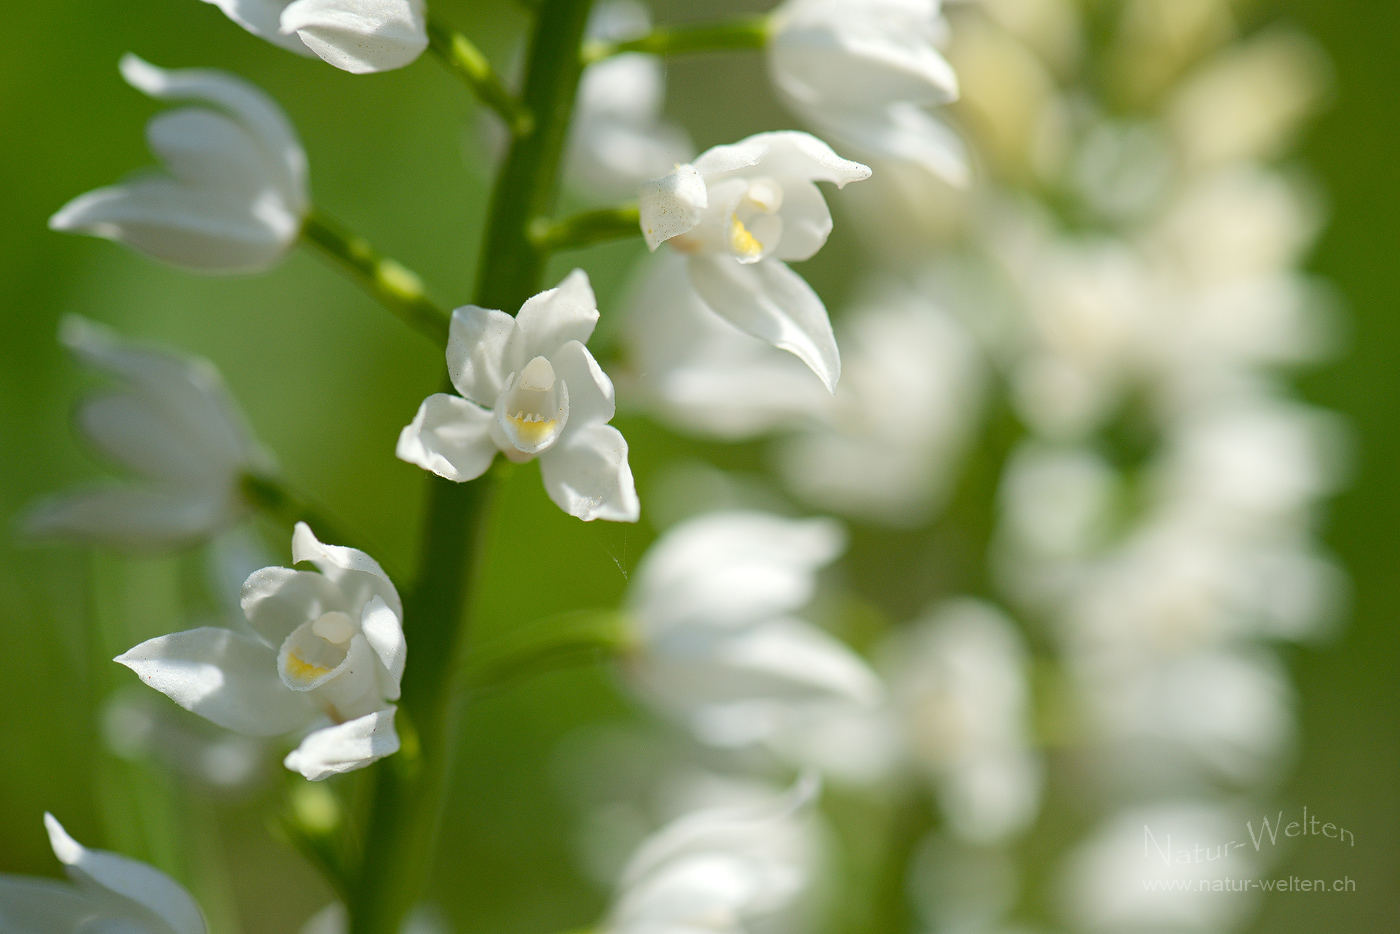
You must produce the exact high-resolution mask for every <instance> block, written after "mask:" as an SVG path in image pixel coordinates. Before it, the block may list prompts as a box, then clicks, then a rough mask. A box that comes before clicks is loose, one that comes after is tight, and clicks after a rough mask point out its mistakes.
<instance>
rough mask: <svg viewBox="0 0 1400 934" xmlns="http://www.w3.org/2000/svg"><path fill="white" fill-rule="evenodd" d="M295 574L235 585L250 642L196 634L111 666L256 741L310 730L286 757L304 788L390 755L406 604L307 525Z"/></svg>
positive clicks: (296, 548) (269, 572)
mask: <svg viewBox="0 0 1400 934" xmlns="http://www.w3.org/2000/svg"><path fill="white" fill-rule="evenodd" d="M292 560H293V563H299V562H301V561H310V562H312V563H313V564H315V565H316V567H317V568H318V570H319V572H320V573H317V572H314V571H297V570H293V569H291V568H275V567H274V568H263V569H262V570H260V571H257V572H255V573H254V574H253V575H252V576H251V577H249V578H248V580H247V582H246V583H245V584H244V585H243V612H244V613H245V614H246V616H247V619H248V623H249V624H250V625H251V626H252V628H253V630H254V631H255V632H256V634H257V638H254V637H253V636H248V635H244V634H242V633H240V632H234V631H233V630H230V629H221V628H216V627H204V628H200V629H191V630H189V631H187V632H177V633H174V634H172V635H168V636H158V637H157V638H155V639H150V640H148V641H146V642H143V643H141V644H140V645H138V646H136V647H135V648H133V649H131V650H130V651H128V652H127V653H126V654H124V655H122V656H120V657H118V658H117V659H116V660H117V661H118V662H120V663H121V664H123V665H125V666H127V667H128V668H130V669H131V670H132V671H134V672H136V674H137V675H139V676H140V678H141V680H142V681H144V682H145V683H146V684H148V685H150V686H151V687H153V688H155V689H156V690H157V691H160V692H161V693H162V694H165V695H167V696H169V697H170V698H171V699H172V700H174V701H175V702H176V703H178V704H179V705H180V706H181V707H184V708H185V709H186V710H191V711H193V712H194V713H197V714H199V715H200V716H202V717H205V718H207V719H209V720H212V721H213V722H215V723H217V724H218V725H220V726H222V727H227V728H228V729H231V730H235V731H237V732H240V733H247V734H249V735H252V736H277V735H279V734H283V733H291V732H293V731H302V730H310V732H309V733H308V734H307V735H306V736H305V738H304V739H303V740H302V741H301V745H300V746H299V747H298V748H297V749H295V750H293V751H292V752H291V753H290V754H289V755H288V756H287V758H286V760H285V765H286V766H287V768H289V769H291V770H293V771H296V772H300V773H301V774H302V775H304V776H305V777H307V778H309V779H311V780H312V781H318V780H320V779H323V778H327V777H329V776H331V775H337V774H340V773H342V772H349V771H352V770H354V769H358V768H363V767H364V766H366V765H369V764H370V763H371V762H374V761H376V760H378V759H381V758H383V757H384V756H387V755H390V754H392V753H394V752H397V751H398V748H399V738H398V735H397V733H395V732H394V711H395V707H394V706H393V705H392V704H390V703H389V701H393V700H397V699H398V696H399V683H400V681H401V680H402V678H403V670H404V662H405V660H406V659H407V653H408V648H407V644H406V643H405V641H404V635H403V603H402V601H401V600H400V599H399V594H398V591H397V590H396V589H395V587H394V584H393V582H392V581H390V580H389V578H388V576H387V575H385V573H384V570H383V569H382V568H381V567H380V566H379V564H378V562H376V561H375V560H374V559H373V558H371V557H370V556H369V555H367V554H365V553H364V552H362V551H359V550H357V549H354V548H345V547H341V546H337V545H324V544H322V543H321V542H320V541H318V540H317V539H316V536H315V535H314V534H313V533H312V531H311V529H310V528H308V527H307V525H306V524H305V523H303V522H299V523H297V527H296V531H295V533H294V534H293V536H292Z"/></svg>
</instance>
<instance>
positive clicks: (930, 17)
mask: <svg viewBox="0 0 1400 934" xmlns="http://www.w3.org/2000/svg"><path fill="white" fill-rule="evenodd" d="M821 7H822V5H815V4H809V5H808V9H807V10H801V9H799V10H798V11H796V12H797V15H795V16H789V17H786V18H785V19H784V20H780V25H779V27H778V30H777V32H776V34H775V35H774V37H773V41H772V42H771V43H770V45H769V48H768V64H769V69H770V71H771V72H772V75H773V80H774V83H775V84H776V85H777V86H778V88H779V90H780V91H782V92H784V93H785V94H786V95H788V96H790V97H793V98H796V99H798V100H800V101H802V102H804V103H810V104H826V105H846V106H856V107H859V106H870V107H878V106H880V105H882V104H884V103H887V102H889V101H916V102H919V103H924V104H946V103H949V102H951V101H954V100H957V97H958V78H957V75H956V74H955V73H954V72H953V69H952V66H950V65H949V64H948V62H947V60H946V59H944V58H943V56H942V55H940V54H939V52H938V50H937V49H936V48H935V47H934V45H933V43H932V41H930V40H931V38H932V36H933V34H934V33H933V30H934V29H935V28H936V27H935V23H936V17H937V14H938V5H937V4H936V3H935V4H930V3H921V4H908V3H904V4H898V5H891V4H879V3H876V2H873V0H865V2H864V3H858V4H850V5H847V6H845V7H844V8H843V7H842V6H840V5H825V9H822V8H821ZM882 7H883V8H882ZM804 14H806V15H804Z"/></svg>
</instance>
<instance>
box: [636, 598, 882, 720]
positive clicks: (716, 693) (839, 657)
mask: <svg viewBox="0 0 1400 934" xmlns="http://www.w3.org/2000/svg"><path fill="white" fill-rule="evenodd" d="M712 631H713V630H712ZM675 635H676V636H681V635H683V634H682V633H679V632H678V633H676V634H675ZM667 641H671V640H667ZM674 642H675V643H676V644H683V643H684V644H689V640H683V639H680V638H676V639H674ZM657 648H658V649H661V650H663V651H664V650H665V648H666V643H665V642H661V643H658V644H657ZM665 661H666V662H669V664H666V665H664V667H663V668H662V671H663V672H665V674H663V675H662V680H663V683H662V684H660V685H658V687H659V688H660V689H662V690H665V691H667V692H668V693H669V692H671V691H674V690H677V689H678V688H679V687H680V686H681V685H682V684H684V683H689V685H690V692H689V693H690V695H691V697H692V699H693V701H694V702H705V701H719V702H723V701H728V700H745V699H750V698H779V699H789V700H803V699H807V700H817V699H831V700H843V701H849V702H851V703H853V704H856V705H859V706H861V707H866V708H873V707H875V706H876V705H877V704H879V703H880V701H881V700H882V699H883V697H884V688H883V686H882V685H881V684H880V680H879V678H877V677H876V675H875V673H874V672H873V671H871V670H870V667H869V666H868V665H867V664H866V663H865V662H864V661H863V660H862V659H861V658H860V656H858V655H856V654H855V652H853V651H852V650H851V649H850V648H849V647H847V646H846V644H845V643H843V642H842V641H840V640H839V639H837V638H835V637H834V636H831V635H829V634H828V633H826V632H823V631H822V630H820V629H817V628H816V627H815V626H813V625H811V624H810V623H807V622H805V621H803V620H800V619H792V618H786V619H774V620H768V621H765V622H762V623H759V624H758V625H756V626H752V627H749V628H746V629H743V630H740V631H738V632H734V633H729V634H725V637H724V638H722V639H720V640H718V641H717V642H716V643H715V644H714V645H713V646H712V647H711V649H710V651H708V652H706V653H704V654H703V655H693V654H691V653H689V652H686V651H684V645H683V650H682V651H681V652H680V653H679V654H676V655H673V656H671V657H669V658H667V659H665ZM687 666H693V668H694V670H693V671H691V672H687V671H686V670H685V669H686V668H687Z"/></svg>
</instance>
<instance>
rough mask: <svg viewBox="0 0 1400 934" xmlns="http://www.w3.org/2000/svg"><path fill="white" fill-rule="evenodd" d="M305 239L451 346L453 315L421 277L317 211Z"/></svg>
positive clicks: (412, 324) (303, 232) (306, 224)
mask: <svg viewBox="0 0 1400 934" xmlns="http://www.w3.org/2000/svg"><path fill="white" fill-rule="evenodd" d="M301 238H302V240H304V241H305V242H307V243H309V244H311V245H313V246H315V247H317V248H318V249H320V250H321V252H322V253H324V254H325V255H326V256H328V257H330V259H331V260H333V261H334V262H335V263H336V265H338V266H340V267H341V268H342V269H343V270H345V271H346V272H348V273H349V274H350V277H351V278H352V279H354V280H355V281H356V282H358V283H359V284H360V287H361V288H363V289H364V290H365V291H366V292H368V293H369V294H371V295H373V296H374V297H375V298H377V299H379V301H380V302H382V303H383V304H384V306H385V307H386V308H388V309H389V310H390V311H392V312H393V313H394V314H396V315H398V316H399V317H400V318H402V319H403V320H404V321H405V322H406V323H407V324H408V325H409V326H410V327H413V328H417V329H418V330H419V331H422V332H423V333H424V334H426V335H428V336H429V337H431V338H432V339H433V340H434V341H436V342H437V343H439V344H441V345H442V346H444V347H446V346H447V326H448V322H449V321H451V319H452V315H451V313H450V312H448V311H446V310H444V309H443V308H440V307H439V306H438V305H437V304H436V303H434V302H433V300H432V299H430V298H429V297H428V295H427V293H426V292H425V291H424V289H423V280H422V279H420V278H418V275H417V273H415V272H413V271H412V270H411V269H408V268H407V267H405V266H404V265H403V264H402V263H399V262H398V261H396V260H392V259H389V258H388V257H386V256H381V255H380V254H379V252H378V251H377V250H375V248H374V247H373V246H372V245H371V244H370V242H369V241H368V240H366V239H365V238H364V237H361V236H360V235H359V234H356V233H352V232H351V231H349V230H347V229H346V228H345V227H344V226H342V225H341V224H339V223H337V222H336V221H333V220H331V219H330V218H328V217H326V216H325V215H324V214H320V213H317V212H315V211H313V212H311V213H310V214H308V215H307V217H306V220H305V222H303V224H302V228H301Z"/></svg>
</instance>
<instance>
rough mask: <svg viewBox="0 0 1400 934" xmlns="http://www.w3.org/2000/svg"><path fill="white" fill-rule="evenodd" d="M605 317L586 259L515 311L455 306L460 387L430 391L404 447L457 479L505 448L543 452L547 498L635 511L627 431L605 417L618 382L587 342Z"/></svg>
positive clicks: (522, 455) (521, 458)
mask: <svg viewBox="0 0 1400 934" xmlns="http://www.w3.org/2000/svg"><path fill="white" fill-rule="evenodd" d="M597 323H598V302H597V299H595V298H594V296H593V289H592V287H591V286H590V285H589V283H588V276H587V274H586V273H584V272H583V270H581V269H576V270H574V271H573V272H572V273H570V274H569V275H568V276H567V277H566V278H565V279H564V281H563V282H561V283H560V284H559V286H558V287H557V288H553V289H549V290H547V291H544V292H541V293H540V294H538V295H536V296H534V297H533V298H531V299H529V300H528V301H527V302H525V304H524V305H523V306H522V307H521V309H520V313H519V314H518V315H516V316H515V317H513V318H512V317H511V316H510V315H508V314H506V313H505V312H503V311H490V310H487V309H485V308H478V307H477V306H475V305H467V306H466V307H464V308H458V309H457V310H456V311H454V312H453V313H452V327H451V334H450V336H449V338H448V344H447V371H448V374H449V375H450V376H451V378H452V385H453V386H454V387H455V388H456V389H457V391H458V392H459V393H461V395H460V396H454V395H450V394H448V393H437V394H435V395H432V396H429V397H428V398H427V399H425V400H424V401H423V404H422V405H421V406H419V408H418V414H417V415H416V416H415V417H414V419H413V422H412V424H410V425H408V426H407V427H405V428H404V429H403V431H402V433H400V435H399V443H398V450H397V452H396V453H397V454H398V456H399V458H400V459H402V460H406V461H408V462H409V463H410V464H417V465H418V466H420V467H422V468H424V469H425V470H431V471H432V472H433V473H435V474H437V475H438V476H440V477H446V478H447V479H448V480H455V481H457V482H459V483H460V482H463V481H466V480H471V479H474V478H476V477H479V476H481V475H482V474H483V473H485V472H486V469H487V468H488V467H490V466H491V461H492V460H494V459H495V456H496V452H497V451H498V450H499V451H501V452H503V453H504V454H505V455H506V457H508V458H510V459H511V460H513V461H515V462H517V463H522V462H525V461H529V460H533V459H534V458H536V457H538V458H539V461H540V473H541V475H542V476H543V478H544V486H545V490H546V491H547V492H548V493H549V498H550V499H552V500H553V501H554V502H555V504H556V505H557V506H558V507H559V508H560V509H562V510H564V511H565V512H567V513H568V514H569V515H572V516H577V517H578V518H580V519H583V520H584V521H591V520H593V519H610V520H613V521H616V522H636V521H637V517H638V515H639V513H640V510H641V506H640V504H639V503H638V501H637V491H636V487H635V485H634V483H633V480H632V470H631V468H630V467H629V466H628V464H627V441H626V439H624V438H623V437H622V433H621V432H620V431H618V430H617V429H616V428H614V427H612V426H611V425H609V424H607V423H608V422H609V421H611V420H612V417H613V413H614V412H615V405H614V401H613V385H612V381H611V380H610V379H608V376H607V374H606V373H604V372H603V370H602V368H600V367H599V366H598V361H596V360H594V359H593V355H592V354H591V353H589V351H588V348H587V347H585V346H584V342H585V341H587V340H588V338H589V337H590V336H591V335H592V334H593V328H594V326H595V325H596V324H597Z"/></svg>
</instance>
